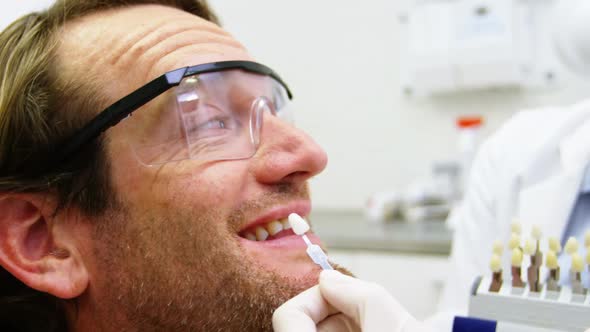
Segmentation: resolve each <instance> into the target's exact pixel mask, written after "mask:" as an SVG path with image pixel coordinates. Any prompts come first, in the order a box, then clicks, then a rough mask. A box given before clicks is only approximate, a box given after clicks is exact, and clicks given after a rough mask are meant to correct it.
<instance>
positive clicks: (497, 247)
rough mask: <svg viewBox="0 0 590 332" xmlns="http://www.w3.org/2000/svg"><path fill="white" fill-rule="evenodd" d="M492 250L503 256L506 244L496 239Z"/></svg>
mask: <svg viewBox="0 0 590 332" xmlns="http://www.w3.org/2000/svg"><path fill="white" fill-rule="evenodd" d="M492 252H493V253H494V254H496V255H498V256H502V253H503V252H504V245H503V244H502V241H500V240H496V241H494V244H493V245H492Z"/></svg>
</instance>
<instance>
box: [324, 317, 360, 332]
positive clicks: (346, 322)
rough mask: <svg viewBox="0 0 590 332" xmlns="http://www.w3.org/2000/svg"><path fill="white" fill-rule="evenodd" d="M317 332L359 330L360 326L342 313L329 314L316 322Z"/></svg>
mask: <svg viewBox="0 0 590 332" xmlns="http://www.w3.org/2000/svg"><path fill="white" fill-rule="evenodd" d="M317 327H318V332H361V328H360V327H359V326H358V325H356V323H355V322H354V321H353V320H352V318H349V317H347V316H345V315H344V314H335V315H332V316H329V317H328V318H326V319H324V320H323V321H321V322H320V323H319V324H318V326H317Z"/></svg>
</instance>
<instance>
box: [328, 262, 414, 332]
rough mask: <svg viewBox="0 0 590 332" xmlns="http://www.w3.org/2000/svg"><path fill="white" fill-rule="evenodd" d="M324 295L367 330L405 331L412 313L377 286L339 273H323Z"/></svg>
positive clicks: (373, 331)
mask: <svg viewBox="0 0 590 332" xmlns="http://www.w3.org/2000/svg"><path fill="white" fill-rule="evenodd" d="M319 286H320V291H321V295H322V296H323V297H324V298H325V300H326V301H328V302H329V303H330V304H331V305H333V306H334V307H335V308H336V309H338V310H339V311H341V312H342V313H343V314H345V315H346V316H348V317H350V318H351V319H353V320H354V322H355V323H356V324H357V325H358V326H360V327H361V329H362V330H363V331H371V332H375V331H402V330H403V327H404V325H405V324H406V322H407V321H408V320H409V319H410V318H411V316H410V314H409V313H408V312H407V311H406V310H405V309H404V308H403V307H402V306H401V305H400V304H399V303H398V302H397V301H395V300H394V299H393V297H392V296H391V295H390V294H389V293H388V292H387V290H386V289H385V288H383V287H381V286H379V285H377V284H375V283H370V282H366V281H362V280H359V279H355V278H352V277H349V276H345V275H343V274H341V273H340V272H337V271H329V270H326V271H322V272H321V273H320V282H319Z"/></svg>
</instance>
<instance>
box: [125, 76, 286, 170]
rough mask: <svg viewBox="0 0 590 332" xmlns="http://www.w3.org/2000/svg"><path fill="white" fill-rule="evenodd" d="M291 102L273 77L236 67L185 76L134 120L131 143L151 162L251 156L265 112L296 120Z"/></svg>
mask: <svg viewBox="0 0 590 332" xmlns="http://www.w3.org/2000/svg"><path fill="white" fill-rule="evenodd" d="M289 103H290V101H289V98H288V97H287V92H286V90H285V88H284V87H283V86H282V85H281V84H280V83H279V82H277V81H276V80H274V79H273V78H271V77H269V76H265V75H260V74H254V73H249V72H246V71H243V70H239V69H235V70H227V71H220V72H212V73H205V74H199V75H195V76H190V77H186V78H185V79H184V80H183V81H182V82H181V84H180V85H179V86H178V87H176V88H174V89H172V90H171V91H169V92H168V93H165V94H163V95H161V96H159V97H158V98H156V99H155V100H154V101H152V102H150V103H149V104H147V105H146V106H144V107H147V108H148V109H146V110H144V111H142V112H136V113H135V114H134V115H133V116H132V117H131V118H130V119H129V121H132V122H133V126H132V128H133V129H131V130H130V136H131V138H130V144H131V147H132V149H133V151H134V152H135V155H136V156H137V158H138V159H139V161H140V162H142V163H143V164H146V165H161V164H164V163H167V162H170V161H180V160H185V159H192V160H199V161H203V162H206V161H214V160H233V159H245V158H250V157H251V156H252V155H254V153H255V152H256V149H257V148H258V145H259V143H260V131H261V128H262V123H263V118H264V114H265V113H270V114H272V115H275V116H277V117H278V118H281V119H284V120H285V121H288V122H292V119H293V115H292V111H291V109H290V107H289ZM136 114H137V115H136Z"/></svg>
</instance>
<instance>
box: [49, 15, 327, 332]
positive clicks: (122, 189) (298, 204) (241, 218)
mask: <svg viewBox="0 0 590 332" xmlns="http://www.w3.org/2000/svg"><path fill="white" fill-rule="evenodd" d="M62 35H63V40H62V42H63V43H62V44H61V47H60V50H59V52H58V54H59V61H60V63H61V66H62V67H63V68H61V72H63V73H64V75H66V76H67V75H75V77H79V78H85V79H92V80H94V82H93V83H94V84H95V85H96V86H98V87H100V88H101V90H102V91H103V92H104V93H105V94H106V95H107V96H108V98H109V101H110V102H114V101H115V100H117V99H119V98H120V97H122V96H123V95H125V94H127V93H129V92H130V91H132V90H134V89H136V88H137V87H139V86H141V85H143V84H145V83H146V82H148V81H149V80H151V79H153V78H155V77H156V76H159V75H161V74H163V73H165V72H167V71H170V70H173V69H176V68H179V67H183V66H189V65H197V64H201V63H207V62H213V61H222V60H251V57H250V56H249V55H248V53H247V52H246V51H245V49H244V48H243V47H242V46H241V45H240V44H239V43H238V42H237V41H235V40H234V39H233V38H232V37H231V36H229V35H228V34H227V33H225V32H224V31H223V30H221V29H220V28H219V27H217V26H215V25H213V24H211V23H208V22H205V21H203V20H201V19H199V18H197V17H195V16H192V15H189V14H187V13H184V12H182V11H179V10H176V9H172V8H167V7H161V6H137V7H131V8H127V9H117V10H114V11H108V12H101V13H98V14H93V15H91V16H88V17H85V18H83V19H81V20H78V21H76V22H73V23H71V24H69V25H68V26H67V27H66V30H65V31H64V32H63V34H62ZM72 77H74V76H72ZM142 111H144V112H145V111H146V110H143V109H140V110H138V111H137V112H136V113H135V114H134V115H133V116H138V117H140V116H142V115H141V114H142ZM133 130H141V128H129V127H128V126H127V125H126V124H125V122H122V123H121V124H119V125H117V126H115V127H113V128H112V129H110V130H109V131H108V132H107V150H108V155H109V159H110V162H111V167H112V182H113V186H114V188H115V192H116V194H117V196H118V199H119V200H120V201H121V205H122V209H121V210H118V211H111V212H109V213H108V214H107V215H108V216H109V217H108V218H100V219H99V220H92V221H91V222H92V223H93V224H94V225H96V226H94V227H93V231H92V232H91V234H92V235H91V237H92V240H91V241H89V245H88V248H86V249H84V250H83V251H85V252H86V254H87V255H86V259H87V261H86V262H85V264H86V266H87V267H88V269H89V270H90V275H91V280H90V286H89V289H88V290H87V292H86V293H85V295H83V296H85V298H84V299H83V300H82V303H83V304H85V305H87V306H88V307H90V308H91V310H92V311H94V315H95V317H97V320H99V318H98V317H101V318H100V319H101V322H97V323H96V324H105V326H103V327H105V328H115V329H117V328H119V329H120V328H121V327H123V326H124V324H129V325H130V326H132V327H134V328H136V329H138V330H142V331H143V330H170V331H171V330H201V331H218V330H219V331H221V330H232V329H235V330H263V329H269V328H270V317H271V314H272V311H273V310H274V309H275V308H276V307H277V306H278V305H280V304H281V303H282V302H284V301H285V300H286V299H288V298H290V297H292V296H293V295H295V294H296V293H298V292H300V291H302V290H304V289H306V288H308V287H310V286H312V285H313V284H315V283H316V282H317V275H318V273H319V268H318V267H317V266H316V265H314V264H313V263H312V262H311V260H310V259H309V258H308V257H307V255H306V254H305V245H304V243H303V241H302V240H301V239H300V238H299V237H296V236H293V235H291V236H287V237H283V238H278V239H274V240H266V241H252V240H248V239H246V238H245V235H244V234H245V233H246V232H250V233H255V229H256V226H260V227H264V226H265V225H266V224H268V223H269V222H272V221H276V220H280V219H285V218H286V217H287V216H288V215H289V214H290V213H291V212H296V213H298V214H300V215H302V216H307V215H308V214H309V212H310V209H311V206H310V200H309V193H308V188H307V184H306V182H307V180H308V179H309V178H310V177H312V176H314V175H315V174H317V173H319V172H321V171H322V170H323V169H324V167H325V165H326V162H327V157H326V154H325V152H324V151H323V150H322V149H321V148H320V147H319V146H318V145H316V143H314V142H313V141H312V140H311V139H310V138H309V137H308V136H307V135H306V134H304V133H303V132H302V131H300V130H298V129H297V128H295V127H293V126H291V125H289V124H287V123H285V122H282V121H281V120H279V119H278V118H276V117H272V116H270V115H265V116H264V125H263V129H262V132H261V143H260V146H259V148H258V150H257V152H256V153H255V155H254V156H253V157H252V158H250V159H243V160H233V161H214V162H209V163H198V162H194V161H191V160H187V161H181V162H172V163H168V164H165V165H163V166H160V167H147V166H144V165H141V164H140V163H139V162H138V161H137V160H136V158H135V157H134V155H133V152H132V151H131V149H130V147H129V145H128V144H127V137H128V136H127V135H129V133H130V132H131V131H133ZM310 238H311V239H312V241H313V242H317V239H314V238H313V237H310ZM104 317H109V318H108V319H106V320H105V319H104Z"/></svg>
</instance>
